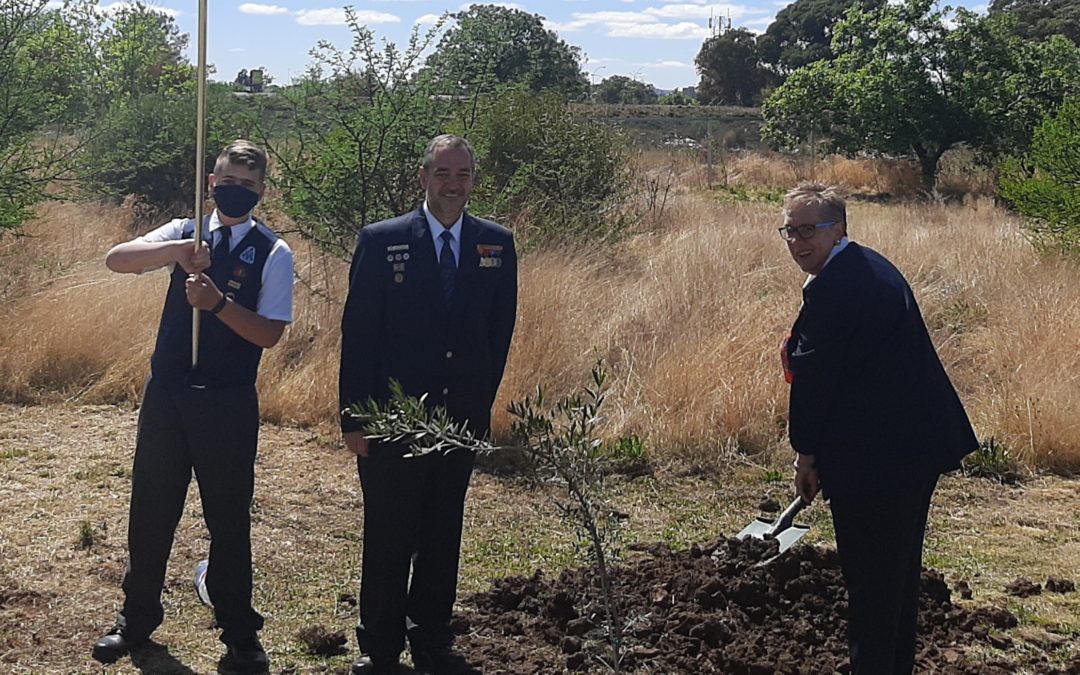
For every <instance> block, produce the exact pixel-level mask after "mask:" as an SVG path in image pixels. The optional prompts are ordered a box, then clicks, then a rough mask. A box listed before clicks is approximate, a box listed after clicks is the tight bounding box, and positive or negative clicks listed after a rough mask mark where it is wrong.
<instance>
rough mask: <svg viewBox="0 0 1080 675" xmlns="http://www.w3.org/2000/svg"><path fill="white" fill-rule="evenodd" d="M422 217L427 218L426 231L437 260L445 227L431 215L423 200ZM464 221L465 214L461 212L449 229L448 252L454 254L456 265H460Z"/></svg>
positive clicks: (425, 201)
mask: <svg viewBox="0 0 1080 675" xmlns="http://www.w3.org/2000/svg"><path fill="white" fill-rule="evenodd" d="M424 217H425V218H427V224H428V231H429V232H431V240H432V241H433V242H435V259H436V260H438V258H439V254H440V253H442V247H443V243H442V239H440V237H441V236H442V233H443V232H445V231H446V229H447V228H446V226H445V225H443V224H442V223H440V222H439V219H438V218H436V217H435V216H433V215H432V214H431V209H429V208H428V205H427V200H426V199H425V200H424ZM464 219H465V213H464V212H462V214H461V215H460V216H458V219H457V220H456V221H455V222H454V225H453V227H451V228H450V234H451V235H452V236H453V238H452V239H451V240H450V250H451V251H453V252H454V262H455V263H457V264H458V265H460V264H461V221H462V220H464Z"/></svg>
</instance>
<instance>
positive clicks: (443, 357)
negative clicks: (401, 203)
mask: <svg viewBox="0 0 1080 675" xmlns="http://www.w3.org/2000/svg"><path fill="white" fill-rule="evenodd" d="M516 315H517V253H516V251H515V249H514V239H513V235H512V234H511V232H510V230H508V229H506V228H505V227H502V226H501V225H498V224H496V223H493V222H491V221H487V220H482V219H480V218H474V217H473V216H471V215H469V214H468V213H466V214H465V215H464V217H463V219H462V225H461V247H460V260H459V261H458V269H457V275H456V278H455V282H454V295H453V299H452V301H451V303H450V305H449V306H447V303H446V301H445V299H444V294H443V287H442V277H441V275H440V270H439V264H438V258H437V256H436V253H435V244H434V242H433V241H432V238H431V232H430V230H429V228H428V224H427V219H426V218H425V216H424V211H423V209H422V208H421V209H417V210H416V211H413V212H412V213H409V214H406V215H404V216H400V217H398V218H393V219H390V220H385V221H382V222H380V223H375V224H372V225H368V226H366V227H364V228H363V230H361V232H360V241H359V243H358V244H357V247H356V252H355V254H354V255H353V261H352V267H351V269H350V271H349V295H348V299H347V300H346V302H345V311H344V315H343V316H342V320H341V340H342V349H341V371H340V374H339V386H340V403H341V408H342V410H344V409H345V408H347V407H348V406H350V405H351V404H353V403H357V402H362V401H366V400H367V399H369V398H371V399H373V400H375V401H378V402H380V403H384V402H386V400H387V399H388V398H389V383H390V380H391V378H393V379H396V380H398V381H399V382H401V384H402V386H403V388H404V391H405V393H406V394H408V395H411V396H416V397H419V396H422V395H424V394H427V395H428V398H427V403H428V405H429V406H432V407H433V406H438V405H445V406H446V409H447V411H448V412H449V413H450V415H451V417H452V418H454V419H455V420H457V421H459V422H460V421H465V420H468V422H469V428H470V430H471V431H472V432H473V433H475V434H478V435H484V434H486V433H487V432H488V430H489V428H490V426H491V406H492V404H493V403H494V402H495V394H496V392H497V391H498V389H499V383H500V381H501V380H502V376H503V370H504V369H505V367H506V358H507V354H508V352H509V350H510V338H511V336H512V334H513V331H514V321H515V318H516ZM361 427H362V423H361V422H359V421H358V420H355V419H352V418H351V417H349V416H348V415H345V414H343V415H342V417H341V428H342V430H343V431H356V430H360V429H361Z"/></svg>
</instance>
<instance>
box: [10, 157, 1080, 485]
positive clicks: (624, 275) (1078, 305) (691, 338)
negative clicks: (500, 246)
mask: <svg viewBox="0 0 1080 675" xmlns="http://www.w3.org/2000/svg"><path fill="white" fill-rule="evenodd" d="M650 160H652V161H651V164H649V165H647V166H646V167H645V168H644V169H643V170H645V171H653V172H667V173H668V174H669V175H671V176H672V179H671V180H672V185H673V186H674V189H675V192H674V194H673V195H672V196H671V197H669V199H668V205H667V208H666V209H665V210H664V212H663V214H662V216H660V217H659V219H658V222H656V223H650V227H648V228H647V231H645V232H642V233H641V234H639V235H637V236H633V237H630V238H628V239H626V240H624V241H622V242H621V243H619V244H617V245H614V246H599V245H589V244H581V245H578V246H567V247H563V248H560V249H555V250H551V249H549V250H538V251H532V252H530V254H529V255H527V256H526V257H525V259H524V261H523V263H522V270H521V279H520V288H521V298H520V312H519V322H518V328H517V332H516V335H515V340H514V345H513V349H512V353H511V358H510V363H509V366H508V370H507V379H506V381H505V383H504V386H503V388H502V392H501V399H500V404H498V405H497V406H496V409H497V412H499V414H498V415H497V418H498V419H497V420H496V424H497V425H498V424H500V423H502V424H505V415H503V414H501V410H502V408H503V406H502V403H503V402H505V401H508V400H511V399H516V398H519V397H520V396H522V395H524V394H527V393H529V392H531V391H532V389H533V388H534V387H535V386H536V385H538V384H542V385H544V386H545V387H546V388H548V389H549V390H552V391H553V392H554V393H559V392H561V391H564V390H566V389H568V388H571V387H574V386H576V385H577V384H578V383H580V382H582V381H583V380H584V379H585V378H586V377H587V375H588V371H589V368H590V366H591V365H592V363H593V362H594V360H595V359H596V357H597V356H602V357H604V358H605V360H606V361H607V363H608V365H609V369H610V373H611V376H612V377H611V382H612V383H613V389H614V391H613V396H612V397H611V399H610V409H609V410H608V416H609V418H610V423H609V432H610V433H611V434H612V435H629V434H636V435H638V436H640V437H642V438H644V439H645V440H646V441H647V442H648V445H649V447H650V448H651V450H652V452H653V454H654V455H655V456H657V457H666V458H670V459H672V460H675V461H678V462H682V463H685V462H691V463H695V462H698V461H702V462H704V463H710V462H711V461H712V460H713V459H714V458H715V457H716V456H717V452H716V451H717V449H722V448H728V449H738V450H739V451H740V452H742V453H743V454H748V455H752V456H757V455H759V454H761V453H764V452H768V451H770V450H775V449H776V448H778V447H779V448H782V447H783V443H784V435H783V430H784V425H783V420H784V418H785V414H786V411H785V407H786V390H785V386H786V385H784V383H783V380H782V378H781V377H779V365H778V358H777V354H776V346H777V344H778V343H779V340H780V338H781V336H782V335H783V334H784V333H785V331H786V330H787V328H788V327H789V325H790V322H791V321H792V319H793V317H794V316H795V313H796V312H797V309H798V305H799V302H800V292H799V288H800V285H801V282H802V277H801V273H800V272H799V271H798V269H797V268H796V267H795V265H794V264H793V263H792V262H791V260H790V258H789V257H788V255H787V252H786V248H785V246H784V244H783V242H782V241H781V240H780V239H779V237H777V235H776V229H775V228H776V226H777V224H778V223H779V221H780V214H779V208H778V206H777V205H776V204H775V203H771V202H745V201H743V202H739V201H731V200H730V199H727V198H723V197H726V196H729V193H723V192H718V191H710V190H708V189H707V188H706V187H705V185H704V183H703V177H702V172H703V169H702V167H701V166H700V165H699V164H698V163H696V162H691V161H689V160H688V159H687V158H685V157H683V158H681V159H680V158H676V159H674V160H670V161H669V160H667V159H663V160H662V161H661V160H657V159H656V158H650ZM813 168H814V171H813V174H814V175H817V176H819V177H826V178H829V179H830V180H843V181H844V182H846V183H847V184H849V185H853V186H854V188H855V190H856V191H859V192H862V193H873V194H877V193H880V192H890V193H895V192H901V191H902V190H901V189H900V188H899V187H897V186H900V187H902V186H903V185H904V181H905V180H906V178H904V176H905V175H906V173H905V172H906V171H908V170H907V169H906V168H902V167H900V168H898V167H891V168H888V169H887V170H886V169H882V168H881V164H880V163H872V162H864V163H861V164H860V163H859V162H856V161H853V160H843V159H834V158H829V159H826V160H823V161H822V162H821V163H819V165H818V166H816V167H813ZM730 169H731V171H730V174H731V177H730V184H734V185H754V186H763V187H764V188H768V189H773V190H775V189H778V188H782V187H784V186H786V185H790V184H791V183H792V182H794V181H795V180H796V179H798V178H800V177H801V176H802V175H805V173H806V169H805V168H799V167H798V166H794V165H791V164H788V163H786V162H782V161H778V160H776V159H775V158H770V157H767V156H758V155H750V156H746V157H739V158H734V159H733V160H732V162H731V167H730ZM776 176H779V177H780V178H779V179H777V178H776ZM874 176H877V178H874ZM770 177H772V178H770ZM770 181H771V182H770ZM890 185H892V186H893V187H891V188H890V187H889V186H890ZM849 221H850V228H849V229H850V232H851V233H852V236H853V238H854V239H856V240H857V241H859V242H861V243H863V244H866V245H869V246H871V247H873V248H876V249H877V250H879V251H881V252H882V253H884V254H885V255H886V256H887V257H889V258H890V259H891V260H893V261H894V262H895V263H896V264H897V265H898V267H899V268H900V269H901V270H902V271H903V272H904V273H905V275H906V276H907V277H908V279H909V280H910V282H911V284H912V286H913V287H914V289H915V293H916V296H917V297H918V299H919V302H920V304H921V306H922V310H923V313H924V315H925V317H926V320H927V323H928V325H929V326H930V327H931V329H932V331H933V337H934V340H935V343H936V344H937V346H938V349H939V351H940V353H941V356H942V360H943V361H944V363H945V365H946V368H947V369H948V370H949V372H950V374H951V376H952V378H953V380H954V382H955V383H956V385H957V388H958V389H959V391H960V394H961V397H962V399H963V400H964V402H965V404H966V405H967V408H968V411H969V414H970V416H971V417H972V420H973V422H974V424H975V426H976V431H977V432H978V434H979V436H980V438H982V439H990V438H993V439H995V443H997V444H1001V445H1002V447H1005V448H1008V449H1009V450H1010V451H1011V452H1013V453H1014V454H1015V455H1016V456H1018V457H1021V458H1022V459H1023V460H1024V461H1026V462H1027V463H1028V465H1030V466H1040V467H1046V468H1051V469H1055V470H1063V471H1070V470H1075V469H1078V468H1080V383H1078V379H1077V378H1078V375H1077V374H1078V373H1080V352H1078V351H1077V350H1076V348H1075V347H1076V341H1075V339H1074V338H1073V337H1072V333H1073V328H1074V327H1075V326H1076V325H1080V289H1078V287H1077V286H1076V283H1075V282H1076V279H1077V278H1078V277H1080V274H1078V273H1080V264H1078V262H1077V261H1076V260H1069V259H1065V258H1060V257H1056V256H1054V255H1041V254H1039V253H1037V252H1036V251H1035V250H1033V248H1032V247H1031V245H1030V244H1029V243H1028V241H1027V240H1026V239H1025V238H1024V236H1023V235H1022V233H1021V231H1020V223H1019V222H1018V221H1017V220H1016V218H1014V217H1013V216H1011V215H1009V214H1008V213H1006V212H1004V211H1002V210H1000V209H999V208H997V207H995V206H994V205H993V203H992V202H991V201H990V200H989V199H986V198H978V197H976V198H973V199H967V200H965V201H964V202H963V203H951V204H944V203H938V202H926V201H921V202H920V201H903V202H897V203H893V204H878V203H873V202H854V203H853V204H852V205H851V208H850V212H849ZM128 222H130V215H129V214H127V213H126V212H125V211H123V210H121V209H106V208H95V207H87V206H85V205H79V204H59V205H50V206H46V207H43V209H42V211H41V215H40V217H39V218H38V219H37V220H36V221H34V222H33V223H31V224H30V225H29V226H28V227H27V229H26V236H23V237H20V238H13V237H5V238H4V239H3V240H0V271H2V275H0V276H2V279H3V281H2V282H0V283H2V285H0V345H2V346H3V349H2V352H0V399H3V400H7V401H9V402H19V403H41V402H48V401H61V400H63V401H70V400H77V401H80V402H85V403H118V402H128V403H132V402H134V401H136V400H137V397H138V394H139V391H140V388H141V385H142V383H143V380H144V378H145V376H146V372H147V367H148V365H147V364H148V361H149V355H150V351H151V349H152V347H153V335H154V332H155V330H156V325H157V318H158V314H159V313H160V307H161V297H162V294H163V291H164V287H165V285H166V284H167V275H165V274H164V273H162V272H158V273H152V274H145V275H141V276H139V277H132V276H126V275H116V274H111V273H109V272H108V271H107V270H106V269H105V268H104V265H103V263H102V259H103V256H104V252H105V251H106V250H107V249H108V247H109V246H111V245H112V244H113V243H115V242H117V241H120V240H123V239H125V238H127V237H129V236H130V235H131V233H130V232H128V230H127V224H128ZM293 245H294V248H295V249H296V252H297V269H298V283H297V300H296V321H295V323H294V324H293V325H292V326H291V327H290V329H289V330H288V332H287V334H286V337H285V338H284V339H283V341H282V343H281V344H279V345H278V346H277V347H276V348H274V349H273V350H270V351H269V352H267V354H266V356H265V360H264V367H263V368H262V375H261V380H260V392H261V396H262V404H263V411H264V415H265V417H266V419H267V420H268V421H271V422H276V423H283V424H297V425H301V426H308V427H311V426H314V427H321V428H323V429H326V430H329V429H330V428H331V427H332V426H333V423H334V418H335V413H334V409H335V407H336V405H335V404H336V373H337V370H336V368H337V366H336V364H337V355H338V350H339V345H338V330H337V329H338V322H339V318H340V307H341V302H342V298H343V297H344V292H345V288H344V285H345V275H346V271H345V270H346V265H345V263H344V262H343V261H340V260H336V259H331V258H328V257H326V256H324V255H322V254H321V253H319V252H318V251H317V250H314V249H313V248H312V247H311V246H310V245H309V244H308V243H306V242H299V241H295V242H293ZM500 420H501V422H500Z"/></svg>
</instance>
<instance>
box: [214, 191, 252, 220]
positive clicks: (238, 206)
mask: <svg viewBox="0 0 1080 675" xmlns="http://www.w3.org/2000/svg"><path fill="white" fill-rule="evenodd" d="M214 202H215V203H216V204H217V207H218V210H219V211H221V212H222V213H224V214H225V215H226V216H228V217H229V218H239V217H240V216H245V215H247V214H248V213H250V212H251V210H252V209H253V208H255V205H256V204H258V203H259V193H258V192H255V191H254V190H249V189H247V188H246V187H244V186H243V185H215V186H214Z"/></svg>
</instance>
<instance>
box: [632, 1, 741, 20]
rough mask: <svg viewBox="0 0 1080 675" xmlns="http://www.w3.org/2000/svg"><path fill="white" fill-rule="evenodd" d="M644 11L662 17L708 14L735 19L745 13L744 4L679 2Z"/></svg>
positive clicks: (701, 15)
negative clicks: (693, 3)
mask: <svg viewBox="0 0 1080 675" xmlns="http://www.w3.org/2000/svg"><path fill="white" fill-rule="evenodd" d="M645 12H646V13H648V14H652V15H653V16H658V17H662V18H664V19H708V18H709V17H710V16H723V17H728V16H730V17H731V18H732V19H737V18H739V17H740V16H742V15H743V14H746V7H745V6H744V5H708V6H706V5H700V4H699V5H690V4H686V3H685V2H681V3H672V4H668V5H664V6H663V7H650V8H648V9H646V10H645Z"/></svg>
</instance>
